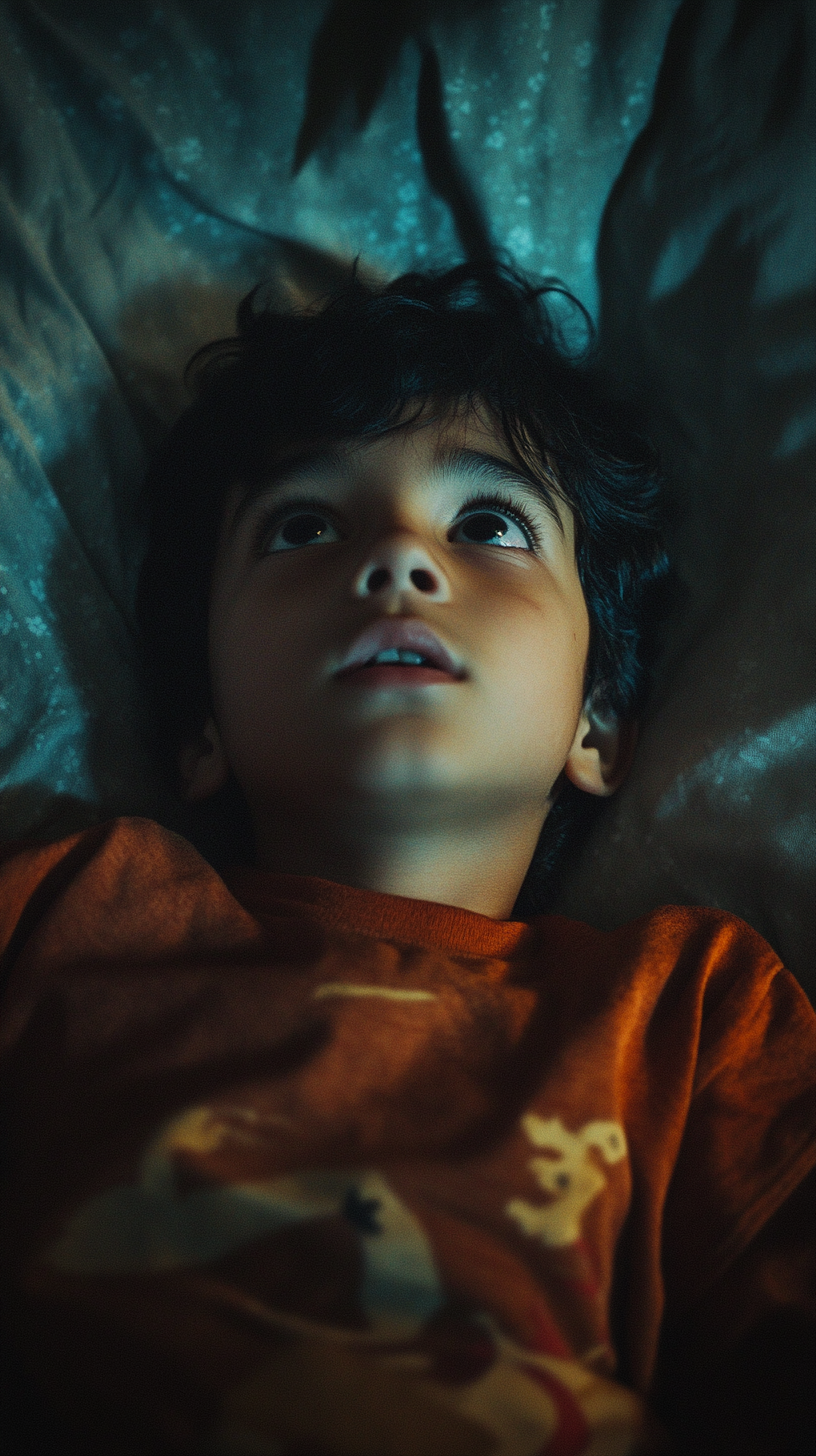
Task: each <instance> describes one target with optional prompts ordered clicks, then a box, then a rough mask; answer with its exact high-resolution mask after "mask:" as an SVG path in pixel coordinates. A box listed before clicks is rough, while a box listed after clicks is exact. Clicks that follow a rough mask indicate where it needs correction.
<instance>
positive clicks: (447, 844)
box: [255, 803, 544, 920]
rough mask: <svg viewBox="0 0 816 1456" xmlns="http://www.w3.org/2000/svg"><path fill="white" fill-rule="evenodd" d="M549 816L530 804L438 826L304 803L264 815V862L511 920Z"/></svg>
mask: <svg viewBox="0 0 816 1456" xmlns="http://www.w3.org/2000/svg"><path fill="white" fill-rule="evenodd" d="M483 807H484V806H483ZM413 808H414V810H415V811H416V808H417V805H416V803H414V805H413ZM543 817H544V815H543V813H542V811H541V809H540V808H536V809H535V810H534V811H532V812H531V809H530V806H529V805H525V806H523V808H517V809H516V811H515V812H509V813H508V812H503V813H500V814H497V813H495V812H494V813H493V814H489V813H485V812H482V813H480V814H474V813H471V814H468V815H466V816H454V817H452V818H450V819H448V820H447V821H446V822H441V823H435V824H434V823H430V824H429V823H428V820H427V817H424V816H421V815H417V814H416V813H414V814H413V815H412V821H413V822H409V823H399V822H394V821H393V819H392V817H391V816H390V815H389V814H388V813H383V812H373V811H372V812H369V813H367V814H365V815H363V816H361V815H360V812H359V806H357V808H356V812H355V813H353V814H346V815H344V814H342V813H334V814H330V813H328V812H327V811H326V809H325V808H322V809H321V810H319V811H316V812H313V813H312V812H310V811H309V809H305V810H304V807H303V806H302V805H300V806H299V807H298V810H297V812H292V811H291V810H290V812H287V810H286V807H285V806H281V805H278V806H277V808H276V810H275V812H274V813H270V814H269V815H263V816H257V817H256V820H255V833H256V846H257V862H258V864H259V865H260V867H261V868H262V869H267V870H271V871H274V872H276V873H279V874H280V873H282V874H295V875H314V876H317V877H319V878H320V879H324V880H334V881H336V882H338V883H340V884H344V885H353V886H355V887H356V888H358V889H365V890H378V891H380V892H381V893H384V894H389V895H405V896H408V897H409V898H410V899H414V900H432V901H435V902H437V903H439V904H443V905H455V906H458V907H459V908H461V909H463V910H475V911H477V912H478V913H479V914H480V915H489V916H491V917H492V918H493V919H496V920H506V919H508V917H509V916H510V915H511V913H512V910H513V906H514V904H515V902H516V899H517V897H518V893H519V890H520V889H521V885H522V881H523V880H524V876H525V874H526V873H527V869H528V866H529V864H530V860H531V859H532V856H533V852H534V850H535V847H536V843H537V841H538V836H539V833H540V831H541V824H542V820H543ZM361 818H362V820H363V822H361Z"/></svg>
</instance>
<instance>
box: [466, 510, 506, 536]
mask: <svg viewBox="0 0 816 1456" xmlns="http://www.w3.org/2000/svg"><path fill="white" fill-rule="evenodd" d="M462 529H463V531H464V533H465V535H466V536H467V537H468V540H470V541H492V540H493V537H494V536H504V535H505V534H506V532H507V524H506V522H505V521H503V520H502V518H501V516H494V515H492V514H489V513H488V512H487V511H480V512H479V514H478V515H477V516H468V518H467V520H466V521H465V523H464V525H463V527H462Z"/></svg>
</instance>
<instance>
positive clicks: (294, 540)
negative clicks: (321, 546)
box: [281, 515, 326, 546]
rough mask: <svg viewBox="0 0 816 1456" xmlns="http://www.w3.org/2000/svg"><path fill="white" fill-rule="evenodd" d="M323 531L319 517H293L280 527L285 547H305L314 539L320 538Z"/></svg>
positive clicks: (323, 526)
mask: <svg viewBox="0 0 816 1456" xmlns="http://www.w3.org/2000/svg"><path fill="white" fill-rule="evenodd" d="M325 529H326V523H325V521H324V520H323V519H322V517H321V516H305V515H304V516H293V517H292V519H291V520H289V521H287V522H286V525H285V526H282V527H281V535H282V537H283V539H284V541H285V542H286V544H287V546H307V545H308V544H309V542H310V541H314V539H315V537H317V536H322V535H323V532H324V531H325Z"/></svg>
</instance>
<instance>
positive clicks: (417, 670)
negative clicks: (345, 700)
mask: <svg viewBox="0 0 816 1456" xmlns="http://www.w3.org/2000/svg"><path fill="white" fill-rule="evenodd" d="M400 638H401V639H402V640H399V639H400ZM406 638H407V639H408V640H405V639H406ZM389 639H390V640H389ZM394 639H397V640H394ZM462 676H463V674H462V672H461V670H460V669H459V668H458V667H457V665H456V663H455V662H454V660H453V658H452V657H451V655H450V653H449V652H448V650H447V648H445V647H444V646H443V645H442V643H441V642H440V641H439V639H438V638H437V637H436V635H435V633H433V632H431V631H430V630H429V629H428V628H427V627H426V626H425V625H424V624H421V623H419V622H410V623H409V622H405V621H391V622H383V623H378V624H373V626H372V627H371V628H368V629H367V630H366V631H365V632H364V633H363V634H362V635H361V637H359V638H358V639H357V641H356V642H355V644H354V646H353V647H352V648H351V650H350V651H349V653H348V654H347V656H346V659H345V661H344V662H343V663H342V664H341V666H340V669H339V671H338V672H337V674H336V678H337V681H339V682H342V683H346V684H349V685H353V686H359V687H386V686H392V687H395V686H397V685H402V686H414V687H419V686H421V685H424V684H426V683H444V682H447V683H450V682H458V681H459V680H460V679H461V677H462Z"/></svg>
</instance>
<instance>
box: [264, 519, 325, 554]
mask: <svg viewBox="0 0 816 1456" xmlns="http://www.w3.org/2000/svg"><path fill="white" fill-rule="evenodd" d="M339 540H340V532H339V531H338V529H337V527H336V526H335V524H334V522H333V521H332V519H331V517H330V516H328V515H326V514H325V513H324V512H323V511H318V510H315V509H309V510H304V509H303V508H302V507H301V508H300V509H298V510H290V511H287V512H286V513H285V514H284V513H283V512H276V514H275V517H274V518H273V520H271V521H266V522H265V524H264V527H263V530H262V532H261V549H262V551H263V553H264V555H270V554H271V553H272V552H275V551H297V550H298V548H299V547H301V546H322V545H324V544H326V543H327V542H330V541H339Z"/></svg>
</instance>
